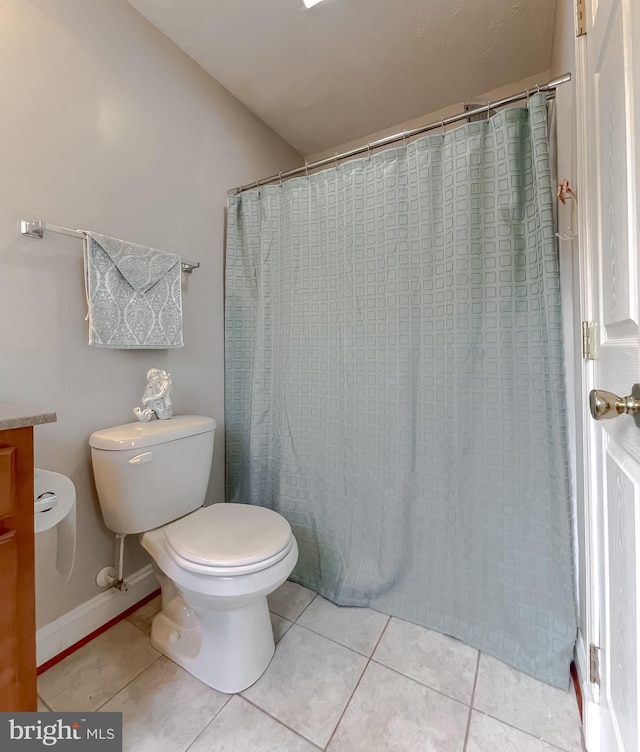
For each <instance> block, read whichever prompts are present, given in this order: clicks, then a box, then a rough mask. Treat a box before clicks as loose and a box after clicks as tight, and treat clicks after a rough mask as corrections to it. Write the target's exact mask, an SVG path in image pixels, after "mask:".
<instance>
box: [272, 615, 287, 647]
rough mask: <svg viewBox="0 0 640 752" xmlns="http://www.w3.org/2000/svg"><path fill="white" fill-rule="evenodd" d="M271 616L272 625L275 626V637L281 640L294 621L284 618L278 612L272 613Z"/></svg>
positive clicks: (277, 640)
mask: <svg viewBox="0 0 640 752" xmlns="http://www.w3.org/2000/svg"><path fill="white" fill-rule="evenodd" d="M269 616H270V617H271V627H272V628H273V639H274V640H275V641H276V642H279V641H280V640H281V639H282V638H283V637H284V635H285V633H286V632H287V630H288V629H289V627H290V626H291V625H292V624H293V622H291V621H289V619H283V618H282V616H278V614H271V613H270V614H269Z"/></svg>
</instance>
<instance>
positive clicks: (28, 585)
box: [0, 427, 37, 711]
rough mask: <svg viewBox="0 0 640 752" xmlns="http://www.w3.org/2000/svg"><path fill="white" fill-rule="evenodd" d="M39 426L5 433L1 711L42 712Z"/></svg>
mask: <svg viewBox="0 0 640 752" xmlns="http://www.w3.org/2000/svg"><path fill="white" fill-rule="evenodd" d="M34 568H35V565H34V538H33V429H32V428H30V427H28V428H16V429H13V430H10V431H0V599H1V600H2V602H1V603H0V711H26V710H36V708H37V695H36V628H35V571H34Z"/></svg>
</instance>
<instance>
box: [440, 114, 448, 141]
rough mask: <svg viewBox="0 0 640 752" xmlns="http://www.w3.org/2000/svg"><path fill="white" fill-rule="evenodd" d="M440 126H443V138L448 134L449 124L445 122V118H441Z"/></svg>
mask: <svg viewBox="0 0 640 752" xmlns="http://www.w3.org/2000/svg"><path fill="white" fill-rule="evenodd" d="M440 127H441V128H442V138H444V137H445V136H446V135H447V126H446V125H445V124H444V118H440Z"/></svg>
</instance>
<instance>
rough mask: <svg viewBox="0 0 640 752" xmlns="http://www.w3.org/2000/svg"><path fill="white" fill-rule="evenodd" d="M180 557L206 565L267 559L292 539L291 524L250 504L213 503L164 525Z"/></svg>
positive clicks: (221, 565) (245, 564)
mask: <svg viewBox="0 0 640 752" xmlns="http://www.w3.org/2000/svg"><path fill="white" fill-rule="evenodd" d="M164 530H165V537H166V540H167V543H168V545H169V547H170V548H171V549H173V551H174V552H175V553H176V554H177V555H178V556H180V557H181V558H182V559H186V560H187V561H191V562H194V563H196V564H202V565H205V566H209V567H244V566H247V565H250V564H255V563H258V562H261V561H264V560H265V559H269V558H271V557H273V556H275V555H276V554H278V553H279V552H281V551H283V550H284V549H285V548H286V547H287V546H288V545H290V542H291V537H292V533H291V526H290V525H289V523H288V522H287V521H286V520H285V519H284V517H281V516H280V515H279V514H277V513H276V512H273V511H271V510H270V509H266V508H264V507H257V506H252V505H249V504H231V503H223V504H212V505H211V506H210V507H204V508H202V509H199V510H198V511H197V512H193V513H192V514H189V515H187V516H186V517H182V518H181V519H179V520H176V521H175V522H172V523H171V524H170V525H167V526H166V527H165V529H164Z"/></svg>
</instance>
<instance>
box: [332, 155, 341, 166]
mask: <svg viewBox="0 0 640 752" xmlns="http://www.w3.org/2000/svg"><path fill="white" fill-rule="evenodd" d="M333 159H334V161H335V163H336V170H337V169H338V168H339V167H340V155H339V154H338V152H336V153H335V156H334V157H333Z"/></svg>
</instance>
